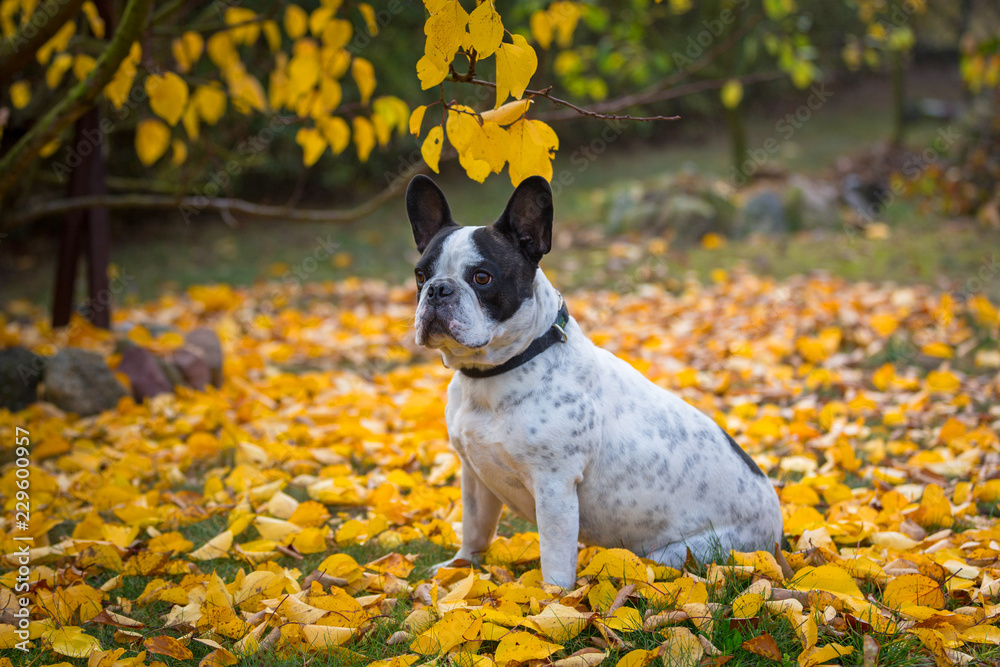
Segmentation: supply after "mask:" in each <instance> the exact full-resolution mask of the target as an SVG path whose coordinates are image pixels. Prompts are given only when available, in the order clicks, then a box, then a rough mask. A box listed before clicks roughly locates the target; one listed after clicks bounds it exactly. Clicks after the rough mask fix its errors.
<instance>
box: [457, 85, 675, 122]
mask: <svg viewBox="0 0 1000 667" xmlns="http://www.w3.org/2000/svg"><path fill="white" fill-rule="evenodd" d="M449 81H456V82H459V83H461V82H462V80H461V79H449ZM468 83H473V84H475V85H477V86H487V87H489V88H496V87H497V84H495V83H493V82H492V81H484V80H482V79H470V80H469V81H468ZM550 90H552V86H549V87H548V88H545V89H543V90H531V89H525V91H524V94H525V95H531V96H533V97H544V98H545V99H547V100H548V101H550V102H552V103H553V104H558V105H559V106H564V107H567V108H569V109H572V110H573V111H575V112H576V113H577V114H578V115H581V116H590V117H591V118H600V119H601V120H638V121H651V120H678V119H679V118H680V116H629V115H627V114H624V115H622V114H613V113H599V112H597V111H592V110H590V109H585V108H584V107H578V106H577V105H575V104H573V103H572V102H567V101H566V100H564V99H560V98H558V97H555V96H554V95H552V93H551V92H549V91H550Z"/></svg>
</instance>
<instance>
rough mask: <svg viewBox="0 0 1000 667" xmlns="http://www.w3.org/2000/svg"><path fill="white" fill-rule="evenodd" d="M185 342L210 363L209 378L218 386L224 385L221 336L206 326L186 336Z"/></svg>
mask: <svg viewBox="0 0 1000 667" xmlns="http://www.w3.org/2000/svg"><path fill="white" fill-rule="evenodd" d="M184 342H185V343H186V344H187V345H189V346H191V347H193V348H195V349H196V350H198V352H200V353H201V356H202V358H203V359H204V360H205V363H206V364H208V370H209V378H210V381H211V383H212V384H213V385H215V386H216V387H221V386H222V343H221V342H220V341H219V336H218V335H216V333H215V332H214V331H212V330H211V329H206V328H204V327H202V328H200V329H194V330H193V331H191V332H189V333H188V335H186V336H185V337H184Z"/></svg>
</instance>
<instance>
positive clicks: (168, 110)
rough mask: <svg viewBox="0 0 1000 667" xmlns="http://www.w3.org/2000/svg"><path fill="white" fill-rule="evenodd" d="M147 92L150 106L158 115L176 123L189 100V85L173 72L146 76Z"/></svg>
mask: <svg viewBox="0 0 1000 667" xmlns="http://www.w3.org/2000/svg"><path fill="white" fill-rule="evenodd" d="M146 94H147V95H149V106H150V108H151V109H152V110H153V113H155V114H156V115H157V116H159V117H160V118H162V119H163V120H165V121H167V123H169V124H170V125H171V126H173V125H176V124H177V121H179V120H180V119H181V114H183V113H184V107H185V106H186V105H187V101H188V86H187V83H185V82H184V79H182V78H180V77H179V76H177V75H176V74H174V73H173V72H167V73H166V74H163V75H158V74H151V75H150V76H148V77H146Z"/></svg>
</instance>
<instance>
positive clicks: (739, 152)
mask: <svg viewBox="0 0 1000 667" xmlns="http://www.w3.org/2000/svg"><path fill="white" fill-rule="evenodd" d="M742 106H743V104H742V102H741V103H740V104H737V105H736V106H735V107H734V108H732V109H726V122H727V123H728V125H729V140H730V142H731V144H732V146H731V147H732V151H733V153H732V156H733V169H735V170H736V173H737V174H739V173H741V171H740V170H741V169H742V164H743V162H744V161H745V160H746V159H747V129H746V124H745V123H744V122H743V113H742V110H741V107H742ZM744 176H745V177H746V179H747V180H748V181H749V180H750V178H751V177H752V175H751V174H744Z"/></svg>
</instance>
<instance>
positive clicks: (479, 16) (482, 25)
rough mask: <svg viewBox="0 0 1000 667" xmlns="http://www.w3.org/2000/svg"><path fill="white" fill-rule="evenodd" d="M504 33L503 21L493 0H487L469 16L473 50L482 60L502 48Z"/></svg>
mask: <svg viewBox="0 0 1000 667" xmlns="http://www.w3.org/2000/svg"><path fill="white" fill-rule="evenodd" d="M503 33H504V28H503V21H502V20H501V19H500V14H498V13H497V10H496V8H495V7H494V6H493V0H485V1H484V2H482V3H481V4H480V5H479V6H478V7H476V8H475V9H474V10H473V11H472V14H470V15H469V36H470V38H471V39H472V48H474V49H475V50H476V53H477V54H479V57H480V58H487V57H489V56H491V55H493V53H494V52H495V51H496V50H497V49H498V48H500V43H501V42H502V41H503Z"/></svg>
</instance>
